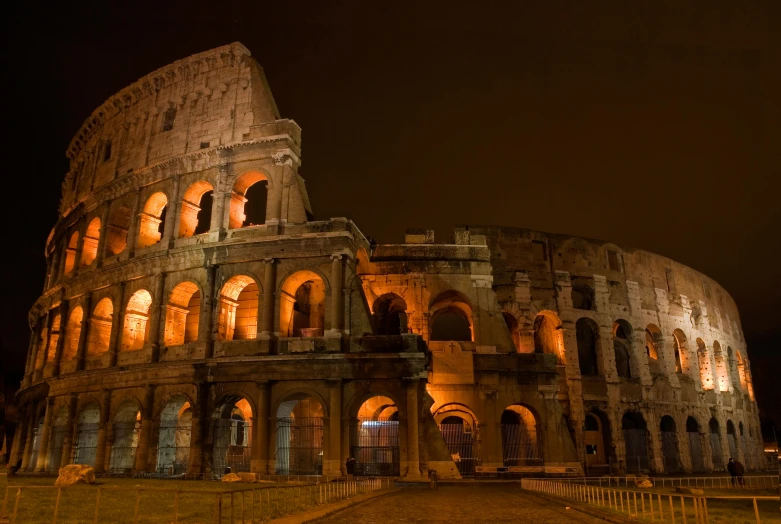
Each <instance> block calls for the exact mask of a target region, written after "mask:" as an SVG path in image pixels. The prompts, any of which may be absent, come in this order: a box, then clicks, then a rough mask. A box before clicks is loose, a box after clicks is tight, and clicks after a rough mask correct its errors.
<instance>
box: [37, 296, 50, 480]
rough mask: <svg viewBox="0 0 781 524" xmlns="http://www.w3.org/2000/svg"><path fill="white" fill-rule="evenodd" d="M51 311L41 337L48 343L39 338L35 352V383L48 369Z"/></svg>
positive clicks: (45, 316)
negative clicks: (39, 361)
mask: <svg viewBox="0 0 781 524" xmlns="http://www.w3.org/2000/svg"><path fill="white" fill-rule="evenodd" d="M50 313H51V312H50V311H47V312H46V315H44V317H43V326H42V327H41V335H43V334H44V333H46V343H45V344H42V343H41V342H42V340H41V339H42V338H43V337H42V336H39V337H38V339H37V340H38V343H37V344H36V345H35V347H36V351H35V361H34V362H33V382H38V381H39V380H41V379H42V378H43V369H44V368H45V367H46V357H47V350H48V347H47V346H48V344H49V338H50V337H51V322H52V319H53V316H52V315H51V314H50ZM39 358H40V359H41V367H40V369H38V359H39ZM33 467H35V464H33Z"/></svg>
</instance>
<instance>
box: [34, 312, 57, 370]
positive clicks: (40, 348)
mask: <svg viewBox="0 0 781 524" xmlns="http://www.w3.org/2000/svg"><path fill="white" fill-rule="evenodd" d="M52 318H53V317H52V315H51V314H50V312H49V311H47V312H46V315H44V317H43V326H42V327H41V336H39V337H38V339H37V343H36V344H35V347H36V350H35V360H34V361H33V382H38V381H39V380H41V379H42V378H43V369H44V368H45V367H46V357H47V351H48V347H47V346H48V345H49V337H51V322H52ZM44 333H45V334H46V343H45V344H42V343H41V342H42V340H41V339H42V338H43V336H42V335H43V334H44ZM39 358H41V367H40V369H38V359H39Z"/></svg>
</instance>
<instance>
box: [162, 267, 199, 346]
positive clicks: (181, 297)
mask: <svg viewBox="0 0 781 524" xmlns="http://www.w3.org/2000/svg"><path fill="white" fill-rule="evenodd" d="M165 309H166V311H165V345H166V346H178V345H181V344H189V343H191V342H195V341H196V340H198V322H199V321H200V318H201V293H200V292H199V291H198V285H197V284H195V283H194V282H189V281H188V282H182V283H180V284H177V285H176V287H175V288H173V290H171V295H170V296H169V297H168V304H167V305H166V308H165Z"/></svg>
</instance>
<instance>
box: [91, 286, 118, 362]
mask: <svg viewBox="0 0 781 524" xmlns="http://www.w3.org/2000/svg"><path fill="white" fill-rule="evenodd" d="M113 315H114V303H113V302H112V301H111V299H110V298H109V297H104V298H102V299H101V300H100V301H99V302H98V303H97V305H96V306H95V309H93V310H92V316H91V317H90V321H89V337H88V338H87V356H89V357H96V356H99V355H102V354H103V353H105V352H106V351H108V347H109V343H110V341H111V324H112V322H113Z"/></svg>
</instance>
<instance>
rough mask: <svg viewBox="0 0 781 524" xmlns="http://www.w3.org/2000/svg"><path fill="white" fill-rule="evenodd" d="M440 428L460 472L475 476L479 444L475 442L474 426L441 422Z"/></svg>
mask: <svg viewBox="0 0 781 524" xmlns="http://www.w3.org/2000/svg"><path fill="white" fill-rule="evenodd" d="M439 430H440V431H441V432H442V437H443V438H444V439H445V444H447V449H448V451H450V456H451V457H452V458H453V462H455V464H456V467H457V468H458V472H459V473H460V474H461V476H463V477H473V476H474V474H475V466H477V463H478V458H477V452H476V451H477V450H476V449H475V448H476V447H477V446H476V444H475V435H474V434H473V433H472V428H470V427H469V426H468V425H466V424H463V423H460V424H440V425H439Z"/></svg>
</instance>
